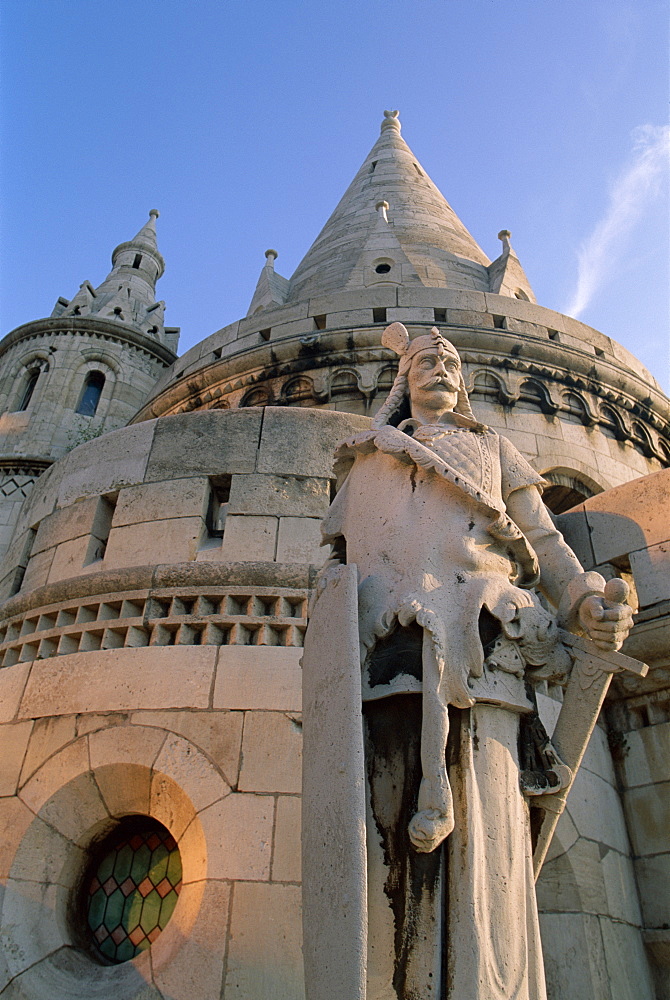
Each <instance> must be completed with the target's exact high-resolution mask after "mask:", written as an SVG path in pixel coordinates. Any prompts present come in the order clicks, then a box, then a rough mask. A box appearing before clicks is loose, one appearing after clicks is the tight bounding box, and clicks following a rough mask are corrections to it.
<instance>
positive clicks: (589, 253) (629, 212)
mask: <svg viewBox="0 0 670 1000" xmlns="http://www.w3.org/2000/svg"><path fill="white" fill-rule="evenodd" d="M632 138H633V147H632V150H631V154H630V157H629V159H628V162H627V163H626V165H625V166H624V168H623V169H622V171H621V173H620V174H619V176H618V177H617V178H616V180H615V181H614V183H613V185H612V189H611V191H610V198H609V203H608V205H607V209H606V211H605V214H604V216H603V218H602V219H601V220H600V222H599V223H598V224H597V226H596V227H595V229H594V230H593V232H592V233H591V235H590V236H589V237H588V239H586V240H585V241H584V243H583V244H582V246H581V247H580V249H579V251H578V254H577V258H578V273H577V287H576V288H575V292H574V295H573V296H572V299H571V301H570V303H569V305H568V307H567V309H566V310H565V312H566V313H567V314H568V315H569V316H579V315H580V313H582V312H584V310H585V309H586V307H587V306H588V304H589V303H590V301H591V299H592V298H593V296H594V295H595V293H596V291H597V290H598V289H599V288H600V287H601V285H603V284H604V282H605V281H606V280H607V278H608V277H609V275H610V274H611V271H612V268H613V266H614V264H615V262H616V259H617V257H618V256H619V253H620V250H621V246H622V243H623V240H624V239H625V237H626V236H627V234H628V233H630V231H631V230H632V228H633V226H634V225H635V223H636V222H637V220H638V219H639V217H640V215H641V214H642V212H643V210H644V208H645V206H646V205H647V204H648V203H649V201H650V200H651V199H652V197H653V196H654V194H656V193H657V192H658V189H659V182H660V179H661V177H662V176H663V175H664V173H665V171H666V170H667V166H668V158H669V156H670V128H668V126H665V125H640V126H638V128H636V129H634V130H633V133H632Z"/></svg>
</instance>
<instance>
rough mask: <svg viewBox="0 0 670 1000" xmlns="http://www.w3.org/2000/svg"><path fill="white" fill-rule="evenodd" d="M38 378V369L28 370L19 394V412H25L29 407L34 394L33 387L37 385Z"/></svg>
mask: <svg viewBox="0 0 670 1000" xmlns="http://www.w3.org/2000/svg"><path fill="white" fill-rule="evenodd" d="M39 377H40V370H39V368H29V369H28V372H27V376H26V384H25V386H24V388H23V392H22V393H21V401H20V403H19V407H18V408H19V410H27V409H28V407H29V406H30V400H31V399H32V398H33V393H34V392H35V386H36V385H37V380H38V378H39Z"/></svg>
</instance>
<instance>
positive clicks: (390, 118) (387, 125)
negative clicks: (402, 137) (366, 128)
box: [382, 111, 400, 132]
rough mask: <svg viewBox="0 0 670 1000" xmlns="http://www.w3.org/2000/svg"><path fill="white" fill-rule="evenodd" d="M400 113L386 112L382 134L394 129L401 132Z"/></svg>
mask: <svg viewBox="0 0 670 1000" xmlns="http://www.w3.org/2000/svg"><path fill="white" fill-rule="evenodd" d="M399 114H400V112H399V111H385V112H384V121H383V122H382V132H385V131H388V129H393V130H394V131H396V132H399V131H400V119H399V118H398V115H399Z"/></svg>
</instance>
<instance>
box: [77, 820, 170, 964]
mask: <svg viewBox="0 0 670 1000" xmlns="http://www.w3.org/2000/svg"><path fill="white" fill-rule="evenodd" d="M181 878H182V871H181V856H180V854H179V848H178V847H177V843H176V841H175V839H174V837H173V836H172V834H171V833H170V832H169V830H167V829H166V828H165V827H164V826H163V825H162V824H161V823H157V822H156V821H155V820H152V819H150V818H149V817H148V816H129V817H126V819H123V820H122V821H121V822H120V823H119V825H118V826H117V827H116V829H115V830H114V831H113V833H111V834H110V835H109V836H108V837H106V838H105V840H104V841H102V842H101V843H100V844H98V845H97V847H96V849H95V851H94V853H93V855H92V859H91V864H90V866H89V868H88V870H87V873H86V876H85V878H84V882H83V885H82V893H81V900H80V907H79V912H80V914H81V917H82V920H81V923H82V924H83V925H84V926H83V927H81V928H80V930H83V931H84V934H85V936H86V938H87V940H88V943H89V946H90V947H91V950H92V951H93V952H94V953H95V954H96V955H97V957H98V958H99V959H102V960H103V961H104V962H105V963H112V964H119V963H121V962H127V961H129V960H130V959H131V958H135V956H136V955H139V953H140V952H141V951H144V950H145V949H146V948H149V947H150V946H151V945H152V944H153V942H154V941H155V940H156V938H157V937H158V935H159V934H160V933H161V932H162V931H163V930H164V929H165V927H166V925H167V923H168V921H169V919H170V917H171V916H172V913H173V911H174V908H175V906H176V903H177V899H178V897H179V892H180V890H181Z"/></svg>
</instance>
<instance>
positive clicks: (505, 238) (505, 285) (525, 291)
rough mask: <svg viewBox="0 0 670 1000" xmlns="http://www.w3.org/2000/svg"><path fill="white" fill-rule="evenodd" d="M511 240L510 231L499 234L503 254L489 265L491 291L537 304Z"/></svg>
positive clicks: (506, 230)
mask: <svg viewBox="0 0 670 1000" xmlns="http://www.w3.org/2000/svg"><path fill="white" fill-rule="evenodd" d="M511 238H512V234H511V233H510V231H509V229H501V230H500V232H499V233H498V239H499V240H500V242H501V243H502V253H501V254H500V256H499V257H496V259H495V260H494V261H493V263H491V264H489V267H488V271H489V281H490V288H489V290H490V291H491V292H494V293H495V294H496V295H510V296H513V297H514V298H515V299H522V300H524V301H526V302H537V299H536V298H535V295H534V294H533V289H532V288H531V287H530V281H529V280H528V278H527V277H526V272H525V271H524V269H523V267H522V266H521V262H520V260H519V258H518V257H517V255H516V254H515V253H514V250H513V249H512V244H511V243H510V240H511Z"/></svg>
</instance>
